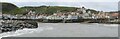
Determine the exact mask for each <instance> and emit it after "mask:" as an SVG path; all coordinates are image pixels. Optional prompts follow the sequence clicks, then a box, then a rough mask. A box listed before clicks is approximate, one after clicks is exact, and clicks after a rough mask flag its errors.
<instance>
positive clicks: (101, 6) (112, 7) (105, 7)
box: [7, 2, 118, 12]
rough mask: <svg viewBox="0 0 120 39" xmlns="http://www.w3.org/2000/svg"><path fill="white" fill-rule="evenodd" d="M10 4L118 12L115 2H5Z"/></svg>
mask: <svg viewBox="0 0 120 39" xmlns="http://www.w3.org/2000/svg"><path fill="white" fill-rule="evenodd" d="M7 3H12V4H14V5H16V6H18V7H19V8H20V7H25V6H32V7H38V6H43V5H44V6H64V7H77V8H81V7H82V6H83V7H85V8H87V9H93V10H96V11H104V12H110V11H118V3H116V2H7Z"/></svg>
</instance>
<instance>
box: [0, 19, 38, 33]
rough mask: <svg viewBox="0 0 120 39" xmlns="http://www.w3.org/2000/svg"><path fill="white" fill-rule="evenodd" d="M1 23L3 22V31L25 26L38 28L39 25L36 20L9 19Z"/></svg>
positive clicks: (1, 29)
mask: <svg viewBox="0 0 120 39" xmlns="http://www.w3.org/2000/svg"><path fill="white" fill-rule="evenodd" d="M1 23H2V25H0V31H1V32H9V31H16V30H18V29H23V28H37V27H38V25H37V23H36V22H25V21H12V20H7V21H4V22H1Z"/></svg>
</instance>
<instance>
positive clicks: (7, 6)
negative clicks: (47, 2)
mask: <svg viewBox="0 0 120 39" xmlns="http://www.w3.org/2000/svg"><path fill="white" fill-rule="evenodd" d="M0 4H2V11H3V12H2V13H3V14H25V13H27V12H29V11H30V10H32V11H35V12H36V13H40V14H43V13H45V14H53V13H56V12H57V11H60V12H75V11H76V10H77V9H78V8H76V7H65V6H38V7H35V6H24V7H21V8H18V7H17V6H16V5H14V4H11V3H0ZM89 10H90V11H91V12H92V13H96V10H92V9H88V10H87V11H89Z"/></svg>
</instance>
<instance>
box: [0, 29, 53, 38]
mask: <svg viewBox="0 0 120 39" xmlns="http://www.w3.org/2000/svg"><path fill="white" fill-rule="evenodd" d="M52 29H53V27H39V28H36V29H27V28H25V29H22V30H17V31H12V32H6V33H2V34H0V39H1V38H2V37H11V36H18V35H23V34H28V33H34V32H35V33H40V32H41V31H44V30H52Z"/></svg>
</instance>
